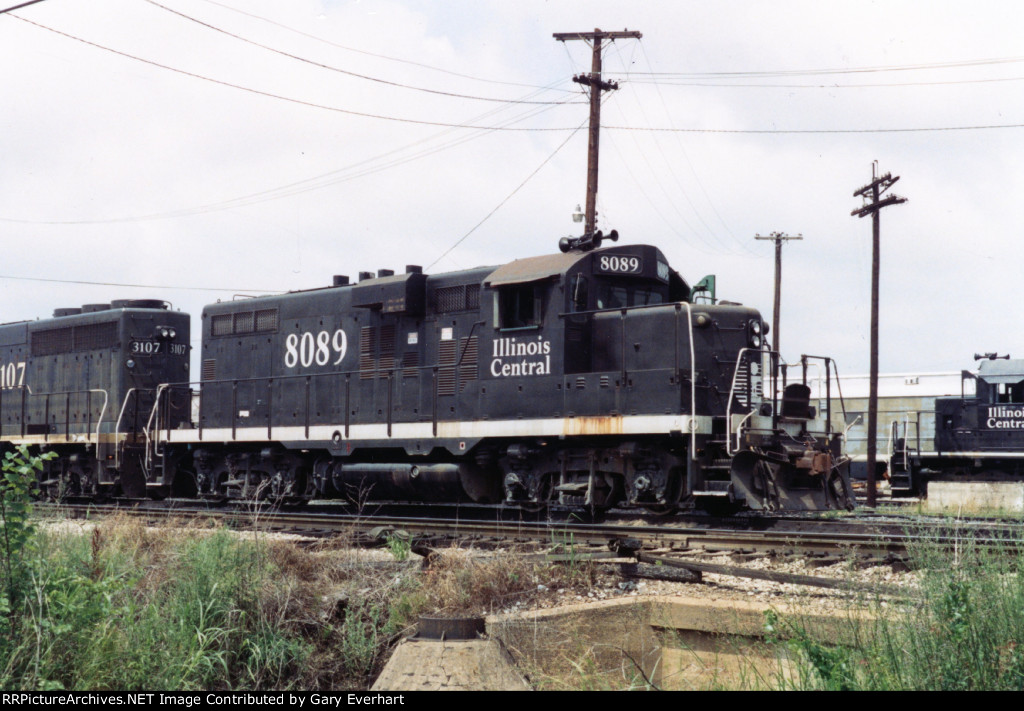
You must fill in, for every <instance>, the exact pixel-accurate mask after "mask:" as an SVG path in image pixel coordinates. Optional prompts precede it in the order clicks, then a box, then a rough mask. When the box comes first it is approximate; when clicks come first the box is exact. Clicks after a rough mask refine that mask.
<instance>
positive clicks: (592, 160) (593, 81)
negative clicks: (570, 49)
mask: <svg viewBox="0 0 1024 711" xmlns="http://www.w3.org/2000/svg"><path fill="white" fill-rule="evenodd" d="M642 36H643V35H641V34H640V33H639V32H630V31H629V30H625V31H623V32H602V31H601V30H600V29H595V30H594V31H593V32H556V33H555V34H554V35H553V37H554V38H555V39H556V40H558V41H559V42H565V41H567V40H586V41H589V42H591V47H592V49H593V59H592V60H591V64H590V74H589V75H586V74H579V75H577V76H574V77H573V78H572V80H573V81H574V82H576V83H577V84H582V85H583V86H589V87H590V140H589V141H588V142H587V208H586V227H585V228H584V234H587V235H592V234H594V232H595V230H596V228H597V156H598V150H599V145H600V139H601V92H602V91H611V90H613V89H618V88H619V85H618V84H617V83H615V82H608V81H603V80H602V79H601V42H602V41H604V40H606V39H607V40H617V39H623V38H631V39H640V38H641V37H642Z"/></svg>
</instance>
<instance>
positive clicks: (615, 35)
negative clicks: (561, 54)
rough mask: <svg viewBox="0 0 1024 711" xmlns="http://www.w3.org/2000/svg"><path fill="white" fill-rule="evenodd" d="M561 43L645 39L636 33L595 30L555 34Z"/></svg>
mask: <svg viewBox="0 0 1024 711" xmlns="http://www.w3.org/2000/svg"><path fill="white" fill-rule="evenodd" d="M551 36H552V37H554V38H555V39H556V40H558V41H559V42H565V41H567V40H590V41H591V42H593V41H594V40H606V39H609V40H617V39H640V38H642V37H643V35H642V34H640V33H639V32H635V31H630V30H623V31H622V32H602V31H601V30H594V31H593V32H555V33H554V34H553V35H551Z"/></svg>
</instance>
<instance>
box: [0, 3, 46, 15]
mask: <svg viewBox="0 0 1024 711" xmlns="http://www.w3.org/2000/svg"><path fill="white" fill-rule="evenodd" d="M42 1H43V0H29V1H28V2H23V3H21V4H20V5H12V6H11V7H7V8H4V9H3V10H0V15H4V14H6V13H8V12H11V11H13V10H20V9H21V8H23V7H28V6H29V5H35V4H36V3H37V2H42Z"/></svg>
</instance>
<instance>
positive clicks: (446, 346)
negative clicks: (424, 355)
mask: <svg viewBox="0 0 1024 711" xmlns="http://www.w3.org/2000/svg"><path fill="white" fill-rule="evenodd" d="M455 354H456V351H455V341H441V344H440V346H439V348H438V353H437V362H438V365H440V366H441V367H440V368H438V372H437V394H438V395H454V394H455V357H456V355H455Z"/></svg>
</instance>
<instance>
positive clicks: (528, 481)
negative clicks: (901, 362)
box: [0, 234, 853, 512]
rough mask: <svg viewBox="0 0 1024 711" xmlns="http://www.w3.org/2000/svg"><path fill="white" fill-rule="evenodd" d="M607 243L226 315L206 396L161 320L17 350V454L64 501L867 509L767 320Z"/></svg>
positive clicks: (222, 307)
mask: <svg viewBox="0 0 1024 711" xmlns="http://www.w3.org/2000/svg"><path fill="white" fill-rule="evenodd" d="M616 236H617V235H616ZM600 241H601V240H600V234H598V235H596V236H595V237H594V238H592V239H587V238H581V239H579V240H569V241H568V242H567V243H566V241H565V240H564V241H563V245H562V249H563V251H562V252H561V253H559V254H552V255H548V256H542V257H536V258H529V259H521V260H517V261H514V262H512V263H510V264H505V265H502V266H498V267H480V268H476V269H469V270H465V271H459V272H450V273H445V274H437V275H427V274H424V273H422V270H421V269H420V268H418V267H408V268H407V269H406V272H405V273H404V274H394V273H392V272H390V271H386V270H382V271H380V272H378V273H377V274H376V275H373V274H370V273H362V274H360V277H359V280H358V282H357V283H349V281H348V279H347V278H346V277H341V276H339V277H335V279H334V284H333V285H332V286H329V287H325V288H320V289H311V290H307V291H301V292H293V293H287V294H282V295H276V296H266V297H259V298H251V299H243V300H235V301H231V302H225V303H217V304H211V305H209V306H207V307H206V308H205V309H204V310H203V314H202V346H201V348H202V352H201V358H200V362H201V373H200V378H199V380H198V381H197V382H194V383H188V382H187V381H188V380H189V378H188V377H186V376H185V372H186V370H187V363H188V356H187V354H186V353H185V344H187V343H188V317H187V316H186V315H184V314H178V313H173V312H171V311H168V310H166V309H164V308H162V306H163V305H162V304H160V303H152V302H124V303H115V304H111V308H110V309H104V310H94V311H92V313H58V314H56V315H55V317H54V319H52V320H48V321H37V322H33V323H21V324H10V325H6V326H2V327H0V349H2V350H0V357H2V358H5V359H6V360H3V363H4V365H5V369H4V370H3V371H2V372H4V373H9V374H11V378H10V379H8V380H6V381H4V387H3V390H2V393H3V399H2V402H0V412H2V416H3V422H2V425H3V426H2V429H0V437H2V439H3V441H4V442H5V444H6V445H7V446H10V445H12V444H17V443H21V442H27V443H31V444H38V445H41V446H43V447H46V448H49V449H52V450H54V451H57V452H59V453H60V454H61V457H60V458H58V459H56V460H54V461H52V462H50V463H49V464H48V467H47V470H46V472H45V474H44V476H43V483H44V485H45V488H46V490H47V491H48V492H50V493H51V494H58V493H68V494H75V495H93V494H97V493H103V492H107V493H110V494H114V495H125V496H140V495H142V493H144V492H148V493H149V495H151V496H168V495H169V496H176V497H195V496H199V497H208V498H225V499H235V498H251V497H280V498H283V499H285V500H291V501H301V500H306V499H309V498H314V497H315V498H324V497H327V498H330V497H341V498H346V499H349V500H351V501H357V502H366V501H472V502H477V503H491V504H501V503H504V504H507V505H511V506H516V507H521V508H524V509H540V508H543V507H545V506H549V505H560V506H566V507H569V508H580V509H588V508H589V509H591V510H594V509H606V508H609V507H612V506H638V507H645V508H648V509H651V510H655V511H659V512H663V511H671V510H674V509H675V508H677V507H678V506H681V505H692V504H694V503H698V504H699V503H700V502H702V501H703V502H710V503H712V504H719V505H721V504H726V505H732V506H746V507H748V508H752V509H804V510H806V509H824V508H842V507H849V506H852V501H853V496H852V494H851V491H850V487H849V481H848V477H847V473H846V469H845V465H844V464H843V462H842V459H841V456H840V436H839V435H838V434H834V433H832V432H831V430H830V422H829V420H830V416H827V415H826V414H825V413H830V411H831V405H830V403H828V402H827V401H826V402H825V404H824V407H818V408H815V407H814V406H812V405H811V404H810V401H811V394H810V389H809V388H808V387H807V386H806V385H804V384H802V383H793V384H790V385H788V386H787V387H786V388H785V394H784V395H783V396H782V397H780V398H778V401H773V399H772V398H770V397H766V396H765V395H764V394H763V392H764V387H765V384H767V383H768V382H769V380H768V379H767V378H766V377H765V373H766V368H765V366H766V365H767V364H768V363H769V353H768V352H767V350H766V349H765V347H764V345H763V343H762V338H763V334H764V331H765V325H764V323H763V321H762V319H761V316H760V314H759V313H758V312H757V311H755V310H753V309H750V308H745V307H742V306H740V305H734V304H727V303H724V302H723V303H719V304H711V303H696V302H695V299H694V296H695V295H694V293H693V291H692V290H691V288H690V287H689V286H688V285H687V283H686V282H685V281H684V280H683V278H682V277H681V276H680V275H679V274H678V273H677V272H676V271H675V270H673V269H672V268H670V267H669V264H668V262H667V260H666V259H665V256H664V255H663V254H662V253H661V252H660V251H659V250H658V249H657V248H655V247H653V246H645V245H625V246H624V245H619V246H613V247H609V248H604V249H601V248H600ZM87 309H88V307H86V309H83V310H82V311H83V312H84V311H86V310H87ZM93 331H96V333H97V334H99V335H95V336H93V335H92V334H93ZM100 331H102V333H101V334H100ZM12 366H13V369H12ZM805 372H806V368H805ZM819 404H820V403H819ZM821 410H823V411H824V412H819V411H821Z"/></svg>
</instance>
